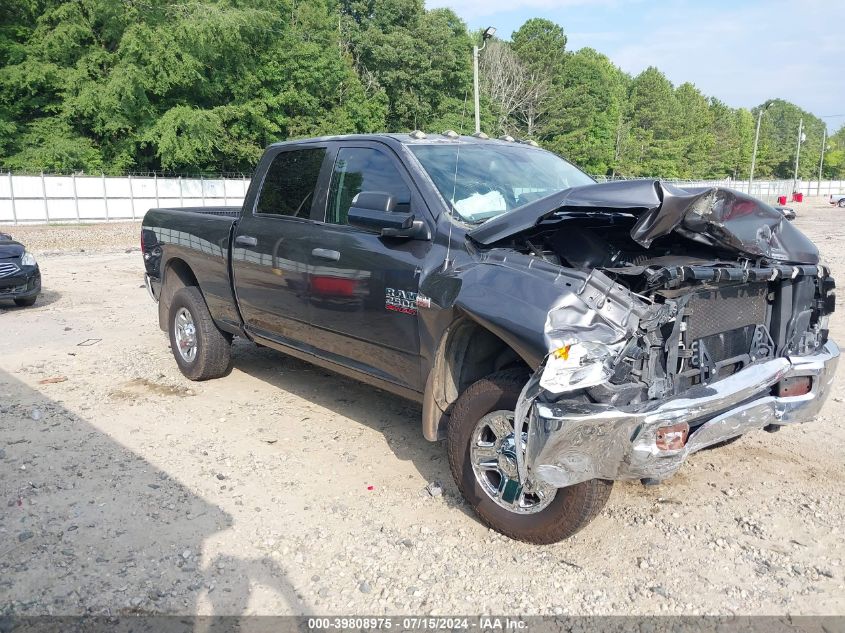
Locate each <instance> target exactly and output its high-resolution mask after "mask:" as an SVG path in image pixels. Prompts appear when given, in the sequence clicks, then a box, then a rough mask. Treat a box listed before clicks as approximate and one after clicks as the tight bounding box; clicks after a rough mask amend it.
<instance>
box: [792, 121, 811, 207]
mask: <svg viewBox="0 0 845 633" xmlns="http://www.w3.org/2000/svg"><path fill="white" fill-rule="evenodd" d="M803 135H804V117H801V119H800V120H799V121H798V147H797V149H796V150H795V178H793V179H792V192H793V193H795V188H796V187H797V186H798V158H799V157H800V156H801V141H803V140H804V139H805V138H807V137H806V136H804V138H802V136H803Z"/></svg>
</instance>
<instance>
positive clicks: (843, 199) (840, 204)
mask: <svg viewBox="0 0 845 633" xmlns="http://www.w3.org/2000/svg"><path fill="white" fill-rule="evenodd" d="M838 206H839V207H841V208H845V198H842V200H840V201H839V203H838Z"/></svg>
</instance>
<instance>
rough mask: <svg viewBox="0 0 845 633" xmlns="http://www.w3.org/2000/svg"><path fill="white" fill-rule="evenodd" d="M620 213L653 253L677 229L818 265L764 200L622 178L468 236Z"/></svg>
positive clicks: (527, 208)
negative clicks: (576, 215) (578, 215)
mask: <svg viewBox="0 0 845 633" xmlns="http://www.w3.org/2000/svg"><path fill="white" fill-rule="evenodd" d="M574 211H578V212H589V211H603V212H606V211H620V212H625V213H629V214H631V215H633V216H634V217H636V218H637V220H636V223H635V224H634V227H633V228H632V229H631V239H633V240H634V241H635V242H637V243H639V244H641V245H642V246H645V247H646V248H648V247H649V246H650V245H651V243H652V242H653V241H654V240H655V239H657V238H658V237H662V236H664V235H667V234H669V233H671V232H672V231H677V232H679V233H681V234H683V235H685V236H686V237H689V238H692V239H695V240H697V241H699V242H704V243H706V244H710V245H713V246H718V247H721V248H726V249H729V250H733V251H736V252H737V253H741V254H744V255H748V256H751V257H767V258H769V259H773V260H777V261H783V262H791V263H801V264H817V263H818V261H819V252H818V249H817V248H816V246H815V245H814V244H813V243H812V242H811V241H810V239H809V238H808V237H807V236H806V235H804V234H803V233H801V231H799V230H798V229H796V228H795V227H794V226H793V225H792V224H790V223H789V222H788V221H787V220H786V219H785V218H784V217H783V214H782V213H780V212H779V211H777V210H776V209H774V208H773V207H771V206H769V205H768V204H766V203H765V202H763V201H761V200H758V199H757V198H753V197H751V196H747V195H745V194H743V193H740V192H738V191H734V190H732V189H726V188H724V187H709V188H695V189H693V188H690V189H681V188H680V187H675V186H673V185H670V184H668V183H663V182H660V181H657V180H623V181H617V182H609V183H601V184H593V185H583V186H580V187H572V188H570V189H564V190H563V191H559V192H557V193H554V194H552V195H550V196H546V197H545V198H541V199H540V200H536V201H534V202H531V203H529V204H526V205H524V206H522V207H519V208H517V209H515V210H513V211H512V212H510V213H505V214H503V215H500V216H499V217H497V218H493V219H492V220H488V221H487V222H485V223H484V224H482V225H481V226H479V227H477V228H475V229H472V230H471V231H469V232H468V235H469V237H470V238H472V239H473V240H474V241H476V242H478V243H479V244H482V245H485V246H488V245H491V244H494V243H496V242H499V241H501V240H503V239H507V238H510V237H513V236H515V235H517V234H519V233H522V232H523V231H528V230H530V229H533V228H535V227H537V226H538V225H540V224H547V223H548V224H554V223H555V222H562V221H564V220H565V219H566V218H565V214H566V212H574Z"/></svg>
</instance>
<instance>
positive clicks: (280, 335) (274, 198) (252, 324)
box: [232, 145, 326, 348]
mask: <svg viewBox="0 0 845 633" xmlns="http://www.w3.org/2000/svg"><path fill="white" fill-rule="evenodd" d="M325 157H326V147H325V146H319V145H317V146H315V145H308V146H293V147H290V148H288V147H283V148H280V151H279V152H278V153H277V154H276V155H275V156H270V157H266V160H269V161H271V162H270V163H269V166H268V168H267V169H266V171H265V172H264V173H265V177H264V181H263V183H262V184H261V188H260V191H259V193H258V197H257V199H256V201H255V207H254V210H253V212H252V213H249V212H248V211H247V210H245V212H244V214H243V217H242V218H241V220H240V222H239V224H238V226H237V228H236V230H235V235H234V243H233V247H232V268H233V275H234V285H235V292H236V294H237V297H238V306H239V307H240V310H241V316H242V317H243V320H244V324H245V325H246V328H247V329H248V330H249V331H250V332H252V333H253V334H256V335H258V336H261V337H264V338H270V339H273V340H276V341H278V342H280V343H283V344H287V345H290V346H293V347H299V348H302V347H307V345H308V342H309V339H310V336H309V328H310V326H309V317H310V308H309V305H308V283H309V275H308V266H309V260H310V257H311V253H310V244H311V236H312V234H313V230H314V221H313V220H312V219H311V211H312V207H313V206H314V199H315V197H316V191H317V184H318V181H319V178H320V170H321V168H322V166H323V161H324V159H325Z"/></svg>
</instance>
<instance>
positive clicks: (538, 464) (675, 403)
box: [526, 341, 839, 487]
mask: <svg viewBox="0 0 845 633" xmlns="http://www.w3.org/2000/svg"><path fill="white" fill-rule="evenodd" d="M838 360H839V348H838V347H837V346H836V344H835V343H834V342H833V341H828V342H827V343H826V344H825V346H824V347H823V348H822V351H820V352H819V353H817V354H813V355H810V356H796V357H791V358H775V359H772V360H769V361H765V362H761V363H758V364H755V365H751V366H749V367H747V368H745V369H743V370H742V371H740V372H738V373H736V374H734V375H732V376H729V377H727V378H724V379H722V380H720V381H718V382H715V383H713V384H710V385H704V386H696V387H693V388H691V389H689V390H687V391H686V392H684V393H682V394H680V395H678V396H675V397H672V398H667V399H665V400H660V401H650V402H646V403H642V404H639V405H636V406H633V407H630V408H616V407H613V406H610V405H602V404H584V403H567V402H561V403H556V404H547V403H540V402H535V403H534V405H533V407H532V410H531V413H530V415H531V419H530V420H531V423H530V425H529V429H530V430H529V437H528V445H527V451H526V461H527V464H528V467H529V468H530V469H531V471H532V472H533V473H534V474H535V475H536V476H537V477H538V478H540V479H542V480H543V481H545V482H547V483H549V484H551V485H553V486H557V487H564V486H571V485H573V484H576V483H579V482H582V481H587V480H589V479H596V478H598V479H614V480H620V479H642V478H646V477H648V478H653V479H665V478H666V477H669V476H670V475H673V474H674V473H675V472H676V471H677V470H678V469H679V468H680V467H681V464H683V462H684V460H685V459H686V458H687V456H688V455H690V454H692V453H695V452H696V451H700V450H701V449H703V448H706V447H708V446H712V445H713V444H718V443H719V442H723V441H725V440H728V439H731V438H733V437H736V436H738V435H743V434H744V433H747V432H749V431H752V430H756V429H762V428H764V427H767V426H769V425H775V426H779V425H786V424H795V423H797V422H804V421H807V420H810V419H812V418H813V417H814V416H815V415H816V414H817V413H818V412H819V410H820V409H821V407H822V405H823V404H824V401H825V399H826V398H827V395H828V393H829V391H830V387H831V384H832V382H833V376H834V373H835V371H836V364H837V361H838ZM797 376H810V377H811V378H812V387H811V389H810V391H809V392H808V393H806V394H804V395H800V396H789V397H779V396H776V395H773V390H772V387H773V386H774V385H775V384H776V383H778V382H780V381H781V380H783V379H784V378H792V377H797ZM702 420H706V421H705V422H704V423H703V424H701V421H702ZM680 422H687V423H689V424H690V426H693V427H695V426H696V425H700V426H697V428H696V429H695V430H694V431H693V432H692V433H691V434H690V436H689V439H688V440H687V442H686V445H685V446H684V448H682V449H679V450H674V451H666V450H661V449H659V448H658V447H657V444H656V433H657V430H658V429H659V428H661V427H665V426H670V425H673V424H678V423H680Z"/></svg>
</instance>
